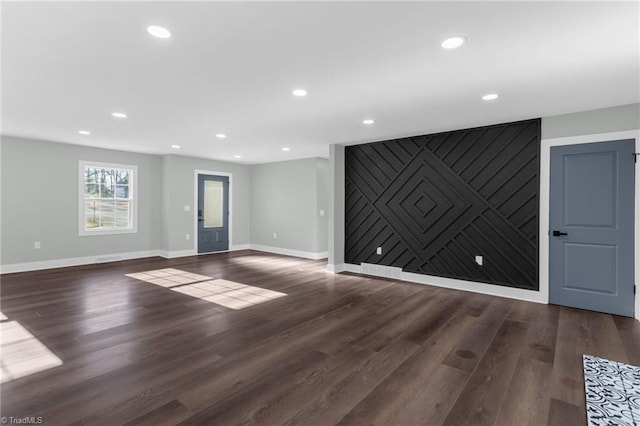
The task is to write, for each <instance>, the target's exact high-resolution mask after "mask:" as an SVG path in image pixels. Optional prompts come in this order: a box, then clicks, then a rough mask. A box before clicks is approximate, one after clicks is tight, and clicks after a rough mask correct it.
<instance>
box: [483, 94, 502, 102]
mask: <svg viewBox="0 0 640 426" xmlns="http://www.w3.org/2000/svg"><path fill="white" fill-rule="evenodd" d="M494 99H498V94H497V93H489V94H488V95H484V96H483V97H482V100H483V101H492V100H494Z"/></svg>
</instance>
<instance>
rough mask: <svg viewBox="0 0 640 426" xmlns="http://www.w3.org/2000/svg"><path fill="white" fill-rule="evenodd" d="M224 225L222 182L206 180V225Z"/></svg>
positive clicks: (211, 226)
mask: <svg viewBox="0 0 640 426" xmlns="http://www.w3.org/2000/svg"><path fill="white" fill-rule="evenodd" d="M221 226H222V182H219V181H211V180H205V181H204V227H205V228H219V227H221Z"/></svg>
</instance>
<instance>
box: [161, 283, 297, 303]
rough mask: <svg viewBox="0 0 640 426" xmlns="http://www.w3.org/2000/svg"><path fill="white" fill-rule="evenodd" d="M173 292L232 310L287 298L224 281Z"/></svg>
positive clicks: (198, 284)
mask: <svg viewBox="0 0 640 426" xmlns="http://www.w3.org/2000/svg"><path fill="white" fill-rule="evenodd" d="M171 290H172V291H175V292H178V293H182V294H186V295H189V296H191V297H197V298H198V299H202V300H206V301H207V302H212V303H216V304H218V305H221V306H224V307H225V308H231V309H242V308H246V307H248V306H253V305H257V304H259V303H264V302H268V301H269V300H273V299H278V298H280V297H284V296H286V293H280V292H278V291H273V290H269V289H266V288H260V287H254V286H250V285H245V284H240V283H236V282H233V281H227V280H222V279H217V280H211V281H205V282H201V283H197V284H191V285H184V286H180V287H175V288H172V289H171Z"/></svg>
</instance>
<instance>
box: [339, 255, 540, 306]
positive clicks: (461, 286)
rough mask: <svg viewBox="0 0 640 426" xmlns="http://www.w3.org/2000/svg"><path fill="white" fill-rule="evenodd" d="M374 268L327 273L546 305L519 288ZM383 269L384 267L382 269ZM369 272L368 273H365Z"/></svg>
mask: <svg viewBox="0 0 640 426" xmlns="http://www.w3.org/2000/svg"><path fill="white" fill-rule="evenodd" d="M372 266H374V267H380V265H371V264H368V265H367V264H364V263H363V264H360V265H353V264H351V263H343V264H339V265H327V272H331V273H335V274H337V273H340V272H352V273H354V274H363V275H372V276H376V277H385V278H391V279H396V280H399V281H404V282H410V283H414V284H423V285H432V286H435V287H444V288H448V289H451V290H461V291H470V292H472V293H481V294H487V295H489V296H497V297H508V298H510V299H517V300H524V301H527V302H534V303H543V304H547V303H548V300H547V299H546V298H545V296H544V295H543V294H540V293H538V292H533V291H529V290H523V289H519V288H512V287H505V286H501V285H495V284H484V283H478V282H475V281H464V280H456V279H451V278H444V277H436V276H430V275H423V274H414V273H412V272H404V271H402V270H400V271H399V278H397V275H398V271H397V270H398V269H400V268H394V267H391V268H388V267H387V268H388V269H381V270H379V269H373V268H372ZM383 268H384V267H383ZM365 271H370V272H365Z"/></svg>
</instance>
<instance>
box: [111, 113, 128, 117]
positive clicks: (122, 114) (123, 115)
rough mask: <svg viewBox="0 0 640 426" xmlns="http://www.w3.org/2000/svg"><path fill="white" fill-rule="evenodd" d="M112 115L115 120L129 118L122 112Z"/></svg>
mask: <svg viewBox="0 0 640 426" xmlns="http://www.w3.org/2000/svg"><path fill="white" fill-rule="evenodd" d="M111 115H112V116H114V117H115V118H127V114H125V113H122V112H112V113H111Z"/></svg>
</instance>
